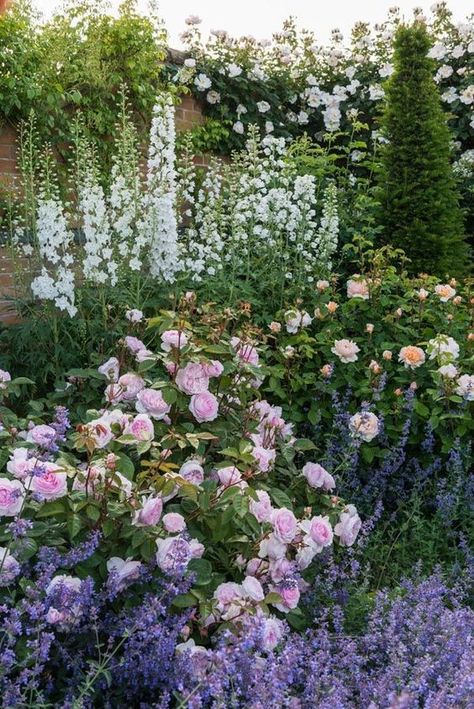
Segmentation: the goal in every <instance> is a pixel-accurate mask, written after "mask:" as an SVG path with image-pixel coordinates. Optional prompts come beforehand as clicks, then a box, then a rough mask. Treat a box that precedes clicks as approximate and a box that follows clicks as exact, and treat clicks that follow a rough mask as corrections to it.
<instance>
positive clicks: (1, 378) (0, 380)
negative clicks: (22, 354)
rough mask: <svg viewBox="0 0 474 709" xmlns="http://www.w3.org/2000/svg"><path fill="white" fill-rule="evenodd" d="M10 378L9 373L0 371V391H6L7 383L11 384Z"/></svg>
mask: <svg viewBox="0 0 474 709" xmlns="http://www.w3.org/2000/svg"><path fill="white" fill-rule="evenodd" d="M11 380H12V377H11V374H10V372H6V371H5V370H4V369H0V389H6V388H7V384H8V382H11Z"/></svg>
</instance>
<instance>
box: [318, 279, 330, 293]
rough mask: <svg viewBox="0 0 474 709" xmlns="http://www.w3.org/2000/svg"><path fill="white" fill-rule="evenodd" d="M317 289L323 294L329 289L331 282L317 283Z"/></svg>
mask: <svg viewBox="0 0 474 709" xmlns="http://www.w3.org/2000/svg"><path fill="white" fill-rule="evenodd" d="M316 288H317V289H318V290H319V291H321V293H322V292H323V291H325V290H326V289H327V288H329V281H316Z"/></svg>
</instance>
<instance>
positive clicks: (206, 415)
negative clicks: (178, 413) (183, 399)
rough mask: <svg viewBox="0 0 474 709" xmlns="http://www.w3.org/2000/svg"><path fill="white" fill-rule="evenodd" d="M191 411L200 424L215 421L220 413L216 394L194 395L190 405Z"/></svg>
mask: <svg viewBox="0 0 474 709" xmlns="http://www.w3.org/2000/svg"><path fill="white" fill-rule="evenodd" d="M189 410H190V412H191V413H192V415H193V416H194V418H195V419H196V421H198V422H199V423H204V422H205V421H214V419H216V418H217V414H218V411H219V402H218V401H217V399H216V397H215V396H214V394H211V393H210V392H208V391H206V392H203V393H202V394H194V396H192V397H191V401H190V403H189Z"/></svg>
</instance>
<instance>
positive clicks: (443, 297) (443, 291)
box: [435, 281, 456, 303]
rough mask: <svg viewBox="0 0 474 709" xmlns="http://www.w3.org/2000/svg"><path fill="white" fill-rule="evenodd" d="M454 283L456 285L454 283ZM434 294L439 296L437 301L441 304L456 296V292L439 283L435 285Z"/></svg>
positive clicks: (446, 284)
mask: <svg viewBox="0 0 474 709" xmlns="http://www.w3.org/2000/svg"><path fill="white" fill-rule="evenodd" d="M454 282H455V283H456V281H454ZM435 293H436V295H437V296H439V299H440V301H441V302H442V303H447V302H448V300H451V298H454V296H455V295H456V291H455V290H454V288H452V287H451V286H450V285H449V284H448V283H444V284H441V283H440V284H439V285H437V286H436V288H435Z"/></svg>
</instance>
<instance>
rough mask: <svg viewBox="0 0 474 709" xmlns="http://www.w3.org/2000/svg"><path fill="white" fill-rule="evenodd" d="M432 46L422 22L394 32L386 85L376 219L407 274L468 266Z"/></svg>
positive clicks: (454, 271)
mask: <svg viewBox="0 0 474 709" xmlns="http://www.w3.org/2000/svg"><path fill="white" fill-rule="evenodd" d="M429 48H430V40H429V37H428V34H427V31H426V28H425V26H424V25H423V24H422V23H421V22H416V23H414V24H413V25H412V26H411V27H406V26H402V27H400V28H399V29H398V30H397V34H396V38H395V45H394V65H395V71H394V73H393V76H392V77H391V79H390V81H389V82H388V85H387V89H386V97H387V101H386V109H385V115H384V128H385V133H386V137H387V138H388V141H389V143H388V145H387V146H385V148H384V151H383V169H382V171H381V183H380V184H381V208H382V209H381V221H382V223H383V225H384V240H385V242H388V243H391V244H393V245H394V246H396V247H398V248H401V249H403V250H404V251H405V253H406V255H407V256H408V257H409V258H410V260H411V265H410V269H411V270H412V272H419V271H427V272H429V273H437V274H439V275H442V274H444V273H447V272H450V273H452V274H456V273H460V272H463V271H465V270H466V266H467V248H466V245H465V243H464V241H463V223H462V214H461V211H460V209H459V204H458V203H459V196H458V194H457V191H456V187H455V182H454V176H453V172H452V167H451V164H450V147H449V141H450V134H449V131H448V128H447V125H446V119H445V117H444V115H443V112H442V110H441V103H440V97H439V94H438V90H437V88H436V85H435V83H434V80H433V62H432V60H431V59H430V58H429V57H428V56H427V54H428V50H429Z"/></svg>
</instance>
